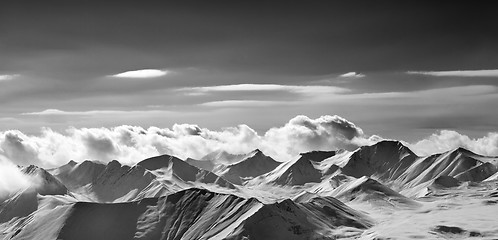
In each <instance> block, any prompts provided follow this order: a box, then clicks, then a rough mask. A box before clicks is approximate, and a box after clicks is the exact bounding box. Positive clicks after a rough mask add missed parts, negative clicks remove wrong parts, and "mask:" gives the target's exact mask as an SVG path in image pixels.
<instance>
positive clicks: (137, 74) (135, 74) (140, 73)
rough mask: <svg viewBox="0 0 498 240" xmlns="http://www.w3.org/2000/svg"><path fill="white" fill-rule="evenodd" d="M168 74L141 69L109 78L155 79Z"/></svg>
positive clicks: (162, 71)
mask: <svg viewBox="0 0 498 240" xmlns="http://www.w3.org/2000/svg"><path fill="white" fill-rule="evenodd" d="M168 73H169V71H166V70H160V69H141V70H133V71H126V72H122V73H118V74H115V75H112V76H111V77H116V78H156V77H162V76H165V75H166V74H168Z"/></svg>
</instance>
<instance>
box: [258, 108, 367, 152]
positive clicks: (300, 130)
mask: <svg viewBox="0 0 498 240" xmlns="http://www.w3.org/2000/svg"><path fill="white" fill-rule="evenodd" d="M264 140H265V143H267V144H268V145H271V146H272V147H273V148H275V149H277V151H279V152H282V153H286V154H288V157H290V156H293V155H296V154H299V153H301V152H307V151H312V150H335V149H339V148H341V149H348V150H354V149H356V148H357V147H358V146H360V144H358V143H359V142H362V143H363V144H365V143H371V142H370V141H369V140H368V138H367V137H366V136H365V135H364V133H363V130H362V129H361V128H359V127H357V126H356V125H355V124H354V123H352V122H350V121H348V120H346V119H345V118H342V117H340V116H337V115H334V116H330V115H326V116H321V117H319V118H317V119H310V118H309V117H307V116H303V115H300V116H296V117H294V118H292V119H291V120H290V121H289V122H288V123H286V124H285V125H284V126H283V127H277V128H272V129H270V130H269V131H268V132H266V133H265V135H264Z"/></svg>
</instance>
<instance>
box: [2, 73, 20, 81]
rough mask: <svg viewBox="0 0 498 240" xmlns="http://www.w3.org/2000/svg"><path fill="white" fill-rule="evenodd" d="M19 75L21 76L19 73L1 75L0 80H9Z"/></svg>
mask: <svg viewBox="0 0 498 240" xmlns="http://www.w3.org/2000/svg"><path fill="white" fill-rule="evenodd" d="M17 77H19V74H6V75H0V81H9V80H12V79H14V78H17Z"/></svg>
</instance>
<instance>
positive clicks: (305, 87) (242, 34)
mask: <svg viewBox="0 0 498 240" xmlns="http://www.w3.org/2000/svg"><path fill="white" fill-rule="evenodd" d="M497 22H498V16H497V15H496V11H495V8H493V7H492V6H487V5H485V4H484V3H472V4H460V3H455V2H450V1H441V2H438V3H434V2H428V1H427V2H424V1H413V2H412V3H406V2H404V3H399V2H394V1H392V2H390V1H375V2H361V3H360V2H357V1H347V3H346V2H345V1H344V2H342V3H341V2H335V1H334V2H330V1H326V2H323V3H322V2H320V3H318V2H317V1H314V2H311V3H310V2H303V1H301V2H287V1H286V2H279V1H275V2H272V3H268V2H266V3H263V2H262V3H254V2H252V1H251V2H249V1H246V2H235V1H196V2H195V1H182V2H181V3H173V2H170V1H168V2H166V3H165V1H158V2H155V1H140V2H138V1H119V3H112V2H110V1H105V2H104V1H84V2H76V1H43V2H41V1H32V2H31V1H9V2H6V3H4V4H3V6H2V8H0V131H1V132H2V133H5V132H7V131H9V130H19V131H20V132H22V133H23V134H27V135H29V136H38V135H40V134H43V133H45V132H46V129H47V128H48V129H51V130H53V131H57V132H64V131H68V129H73V128H74V129H83V128H113V127H118V126H121V125H130V126H138V127H142V128H144V129H148V128H150V127H158V128H172V127H173V126H174V125H175V124H184V123H186V124H195V125H197V126H200V127H201V128H205V129H210V130H211V131H223V129H225V128H230V127H237V126H239V125H241V124H244V125H247V126H249V127H250V128H251V129H252V130H254V131H255V132H256V133H257V134H259V135H261V136H263V135H265V134H266V133H268V131H270V130H271V129H273V128H276V127H277V128H278V127H281V128H284V127H285V126H287V125H288V124H289V123H290V122H292V120H293V119H295V118H296V116H301V115H302V116H306V117H308V118H309V119H311V120H317V119H320V117H321V116H340V117H341V118H344V119H346V120H347V121H349V122H351V123H354V125H355V126H358V127H359V128H361V131H362V134H363V135H365V136H367V138H368V136H376V137H377V136H379V137H382V138H389V139H399V140H403V141H407V142H418V141H423V140H427V139H430V137H431V136H434V134H436V135H437V136H441V135H443V134H442V132H441V131H445V130H448V131H454V132H457V133H458V134H460V136H463V137H468V138H469V139H474V140H475V139H479V138H483V137H486V136H489V134H492V133H494V132H497V129H498V111H497V106H498V81H497V80H498V44H497V42H498V32H497V31H496V23H497ZM298 118H299V117H298ZM334 121H335V120H334ZM74 129H73V130H74ZM445 133H448V132H445ZM4 135H5V134H4ZM4 139H5V137H4ZM492 145H493V144H492ZM497 145H498V142H497V143H496V145H493V146H495V147H496V146H497Z"/></svg>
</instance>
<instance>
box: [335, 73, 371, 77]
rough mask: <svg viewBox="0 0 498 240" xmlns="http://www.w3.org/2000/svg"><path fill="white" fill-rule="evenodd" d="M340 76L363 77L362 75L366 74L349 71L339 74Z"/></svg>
mask: <svg viewBox="0 0 498 240" xmlns="http://www.w3.org/2000/svg"><path fill="white" fill-rule="evenodd" d="M339 77H342V78H362V77H365V74H362V73H357V72H347V73H344V74H341V75H339Z"/></svg>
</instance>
